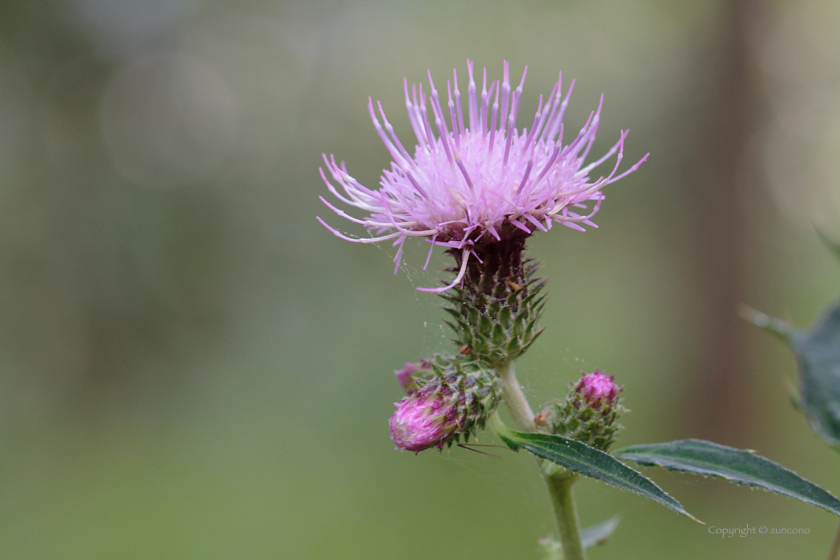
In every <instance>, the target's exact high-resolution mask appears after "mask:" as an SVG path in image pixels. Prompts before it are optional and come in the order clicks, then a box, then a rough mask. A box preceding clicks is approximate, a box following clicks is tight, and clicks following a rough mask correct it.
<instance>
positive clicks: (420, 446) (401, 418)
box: [388, 391, 458, 454]
mask: <svg viewBox="0 0 840 560" xmlns="http://www.w3.org/2000/svg"><path fill="white" fill-rule="evenodd" d="M446 393H447V392H443V393H441V392H437V393H431V394H426V393H424V392H423V391H419V392H416V393H413V394H411V395H410V396H408V397H406V398H404V399H403V400H401V401H400V402H398V403H394V404H395V405H396V407H397V410H396V412H394V415H393V416H391V419H390V420H389V421H388V425H389V426H390V428H391V439H392V440H394V444H395V445H396V446H397V449H403V450H406V451H414V452H415V454H416V453H419V452H420V451H423V450H424V449H428V448H430V447H435V446H437V447H438V448H440V449H443V445H444V443H445V442H446V440H447V439H448V438H449V437H450V436H451V435H452V434H453V433H454V432H455V430H456V429H457V428H458V422H457V418H458V405H457V402H456V400H455V399H452V398H451V395H447V394H446Z"/></svg>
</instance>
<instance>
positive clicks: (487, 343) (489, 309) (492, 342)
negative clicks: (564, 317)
mask: <svg viewBox="0 0 840 560" xmlns="http://www.w3.org/2000/svg"><path fill="white" fill-rule="evenodd" d="M537 268H538V264H537V263H536V262H535V261H533V260H530V259H529V260H525V261H524V262H523V263H522V264H521V265H519V266H512V267H498V268H496V270H495V271H494V272H495V273H493V274H486V273H485V274H482V275H480V276H479V277H478V278H477V281H476V282H466V283H465V284H464V286H463V287H456V288H454V289H453V290H452V291H451V292H450V293H445V294H441V297H443V298H444V299H445V300H447V301H448V302H449V304H448V305H444V306H443V309H445V310H446V311H447V312H448V313H449V314H450V315H451V316H452V320H448V321H446V323H447V324H448V325H449V326H450V327H452V329H453V330H454V331H455V335H456V336H455V338H454V339H453V342H455V343H456V344H458V345H459V347H460V351H461V353H462V354H463V355H464V356H466V357H467V358H469V359H473V360H480V361H483V362H485V363H487V364H488V365H490V366H496V365H498V364H501V363H504V362H508V361H511V360H514V359H516V358H517V357H518V356H520V355H521V354H522V353H523V352H525V350H527V349H528V347H530V346H531V344H533V342H534V340H536V338H537V337H538V336H539V335H540V334H542V331H543V329H541V328H539V327H538V326H537V321H538V320H539V318H540V315H541V314H542V311H543V307H544V306H545V295H544V294H541V293H540V292H541V291H542V289H543V288H544V287H545V284H546V280H545V279H544V278H535V273H536V271H537ZM485 270H486V269H485Z"/></svg>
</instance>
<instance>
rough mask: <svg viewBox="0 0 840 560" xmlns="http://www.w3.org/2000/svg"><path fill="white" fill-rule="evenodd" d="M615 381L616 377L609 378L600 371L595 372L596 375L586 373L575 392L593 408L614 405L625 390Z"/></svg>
mask: <svg viewBox="0 0 840 560" xmlns="http://www.w3.org/2000/svg"><path fill="white" fill-rule="evenodd" d="M613 379H614V376H612V375H610V376H609V377H608V376H606V375H604V374H603V373H601V372H600V371H599V370H595V373H584V374H583V377H581V378H580V381H578V382H577V385H576V386H575V392H576V393H577V394H578V395H580V396H581V397H583V400H585V401H586V402H587V403H588V404H589V406H591V407H592V408H600V407H601V406H602V405H605V404H607V405H612V404H614V403H615V401H616V399H617V398H618V394H619V393H620V392H621V391H622V390H623V389H624V388H623V387H619V386H617V385H616V384H615V383H613Z"/></svg>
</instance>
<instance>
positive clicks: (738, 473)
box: [615, 439, 840, 515]
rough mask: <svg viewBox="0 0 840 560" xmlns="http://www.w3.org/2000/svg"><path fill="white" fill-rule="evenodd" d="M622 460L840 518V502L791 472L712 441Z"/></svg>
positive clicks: (659, 446) (646, 449)
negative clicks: (757, 491) (773, 496)
mask: <svg viewBox="0 0 840 560" xmlns="http://www.w3.org/2000/svg"><path fill="white" fill-rule="evenodd" d="M615 456H616V457H617V458H619V459H623V460H629V461H635V462H636V463H638V464H640V465H645V466H659V467H664V468H666V469H668V470H671V471H681V472H688V473H693V474H699V475H702V476H714V477H720V478H724V479H726V480H728V481H730V482H734V483H736V484H744V485H746V486H753V487H756V488H763V489H764V490H769V491H770V492H776V493H777V494H782V495H784V496H788V497H790V498H796V499H797V500H802V501H803V502H806V503H809V504H811V505H815V506H817V507H821V508H823V509H825V510H828V511H830V512H831V513H834V514H835V515H840V500H838V499H837V498H835V497H834V496H832V495H831V494H830V493H828V491H826V490H824V489H822V488H820V487H819V486H817V485H816V484H814V483H813V482H810V481H808V480H806V479H804V478H802V477H801V476H799V475H798V474H796V473H795V472H793V471H792V470H790V469H787V468H785V467H783V466H781V465H779V464H778V463H774V462H773V461H771V460H770V459H767V458H765V457H762V456H761V455H756V454H755V453H753V452H752V451H747V450H744V449H735V448H733V447H727V446H725V445H720V444H718V443H712V442H710V441H703V440H699V439H684V440H678V441H672V442H669V443H652V444H647V445H633V446H630V447H627V448H625V449H621V450H619V451H616V452H615Z"/></svg>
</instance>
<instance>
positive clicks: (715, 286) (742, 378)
mask: <svg viewBox="0 0 840 560" xmlns="http://www.w3.org/2000/svg"><path fill="white" fill-rule="evenodd" d="M757 8H758V5H757V2H754V1H753V0H740V1H729V2H725V3H723V4H722V5H721V14H720V25H719V35H718V37H717V40H716V41H713V42H712V43H710V45H709V52H705V53H702V56H703V58H704V60H705V61H707V64H710V66H709V67H707V68H706V69H705V70H707V72H704V74H705V76H706V77H707V78H708V79H709V80H710V81H709V83H708V84H707V87H709V88H710V89H709V90H708V91H707V95H706V97H705V99H704V101H705V109H706V110H705V111H701V113H700V116H699V118H700V121H699V122H700V131H701V134H700V144H701V152H700V153H699V154H697V157H696V158H695V162H696V165H697V166H698V169H696V175H695V177H696V178H697V183H695V184H694V185H693V187H694V188H693V189H692V191H693V193H694V194H693V196H694V198H695V200H694V203H695V204H696V208H697V215H699V216H700V221H699V223H697V225H696V228H695V234H696V235H697V236H698V237H697V240H696V242H697V248H698V251H699V254H698V255H697V256H696V259H697V261H698V262H699V263H700V270H699V274H700V285H701V289H702V290H703V293H702V294H701V297H702V298H703V301H704V302H705V304H706V305H705V311H706V316H705V319H706V321H705V332H704V333H703V335H704V339H703V341H702V343H701V347H700V356H701V363H699V364H697V365H698V369H699V375H698V376H696V377H695V379H696V383H697V385H696V386H695V387H693V388H692V390H691V391H690V392H689V393H690V394H691V398H692V402H691V403H687V404H689V405H690V406H687V410H691V411H692V412H691V414H692V416H693V417H692V418H691V419H690V420H689V423H690V424H691V425H690V426H689V429H690V431H691V432H692V433H694V434H696V435H697V436H698V437H702V438H706V439H711V440H714V441H719V442H722V443H728V444H731V445H745V444H746V443H747V440H748V439H749V438H748V437H747V436H748V433H749V431H750V417H751V411H750V402H751V400H750V398H749V379H748V378H747V375H746V373H747V372H748V371H749V370H748V363H747V355H746V351H745V350H746V348H745V346H746V340H745V335H746V329H747V328H748V327H747V325H746V324H745V323H744V321H743V320H742V319H740V318H739V317H738V315H737V309H738V306H739V305H740V304H741V303H743V301H744V295H745V288H746V283H747V278H746V270H747V266H746V265H747V261H748V258H749V254H750V250H749V247H748V238H749V235H748V234H749V232H748V228H747V219H748V216H747V212H746V201H747V199H748V198H749V197H748V196H747V193H749V192H750V191H752V190H753V189H754V188H755V187H756V185H757V183H758V178H757V173H756V172H755V167H756V166H755V163H754V161H752V159H751V157H750V156H751V150H750V145H751V140H752V138H753V134H754V132H755V130H756V129H757V124H758V117H759V114H760V106H761V100H762V98H761V96H760V92H759V88H758V86H757V84H756V83H755V80H754V77H755V75H756V72H755V69H754V59H753V57H752V56H751V52H750V42H749V35H750V32H751V31H753V30H754V25H755V24H756V17H757V16H758V15H760V14H758V10H757Z"/></svg>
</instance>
